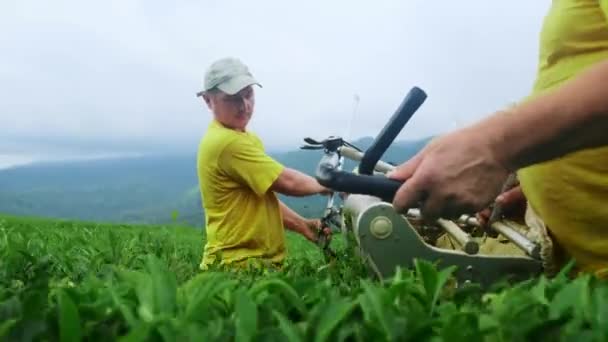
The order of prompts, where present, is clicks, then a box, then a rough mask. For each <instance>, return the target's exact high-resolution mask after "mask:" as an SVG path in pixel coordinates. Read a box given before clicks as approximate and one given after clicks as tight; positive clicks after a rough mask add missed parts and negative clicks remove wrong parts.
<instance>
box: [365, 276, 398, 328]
mask: <svg viewBox="0 0 608 342" xmlns="http://www.w3.org/2000/svg"><path fill="white" fill-rule="evenodd" d="M361 286H362V287H363V294H361V295H359V298H360V299H359V303H360V306H361V310H362V311H363V314H364V316H365V318H366V321H368V322H369V323H370V324H372V325H377V326H379V327H380V330H381V331H382V332H383V334H384V336H383V337H384V338H385V339H387V340H393V338H394V337H393V333H392V331H391V329H390V327H389V322H390V321H392V319H391V318H392V317H391V316H390V315H391V314H392V313H390V312H389V311H388V310H387V308H386V307H385V306H384V303H383V301H382V298H381V297H382V294H383V291H384V289H382V288H373V287H372V286H371V285H370V284H369V282H368V281H366V280H362V281H361ZM387 313H388V316H387Z"/></svg>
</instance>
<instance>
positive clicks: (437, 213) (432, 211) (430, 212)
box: [420, 196, 445, 223]
mask: <svg viewBox="0 0 608 342" xmlns="http://www.w3.org/2000/svg"><path fill="white" fill-rule="evenodd" d="M444 208H445V201H444V200H443V199H442V198H441V197H440V196H432V197H428V198H427V199H426V200H425V201H424V203H423V205H422V206H421V207H420V215H421V216H422V219H423V220H424V221H426V222H429V223H431V222H435V221H436V220H437V219H438V218H440V217H441V213H442V212H443V211H445V209H444Z"/></svg>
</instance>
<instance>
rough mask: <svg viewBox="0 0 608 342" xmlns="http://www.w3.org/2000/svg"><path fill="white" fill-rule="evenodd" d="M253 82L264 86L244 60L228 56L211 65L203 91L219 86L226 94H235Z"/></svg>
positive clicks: (206, 74)
mask: <svg viewBox="0 0 608 342" xmlns="http://www.w3.org/2000/svg"><path fill="white" fill-rule="evenodd" d="M253 84H256V85H258V86H260V87H261V86H262V85H261V84H260V83H259V82H258V81H257V80H256V79H255V78H254V77H253V75H252V74H251V72H250V71H249V68H248V67H247V66H246V65H245V64H244V63H243V62H241V61H240V60H239V59H238V58H233V57H227V58H222V59H220V60H217V61H215V62H213V64H211V66H209V69H207V72H205V79H204V84H203V91H208V90H209V89H213V88H218V89H220V90H221V91H223V92H225V93H226V94H229V95H234V94H236V93H238V92H239V91H241V90H242V89H243V88H245V87H247V86H250V85H253Z"/></svg>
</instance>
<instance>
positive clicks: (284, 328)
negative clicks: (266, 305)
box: [272, 311, 304, 342]
mask: <svg viewBox="0 0 608 342" xmlns="http://www.w3.org/2000/svg"><path fill="white" fill-rule="evenodd" d="M272 315H273V316H274V317H275V318H276V320H277V321H279V328H280V329H281V332H282V333H283V334H284V335H285V337H287V341H289V342H302V341H304V338H303V337H302V333H301V332H300V331H299V330H298V328H297V327H296V326H295V325H294V324H293V323H292V322H290V321H289V320H288V319H287V318H285V316H284V315H283V314H282V313H280V312H278V311H273V312H272Z"/></svg>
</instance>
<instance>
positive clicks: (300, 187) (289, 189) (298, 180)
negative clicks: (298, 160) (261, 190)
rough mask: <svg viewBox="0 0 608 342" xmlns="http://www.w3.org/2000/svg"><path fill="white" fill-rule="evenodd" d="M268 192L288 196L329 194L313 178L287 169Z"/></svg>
mask: <svg viewBox="0 0 608 342" xmlns="http://www.w3.org/2000/svg"><path fill="white" fill-rule="evenodd" d="M270 190H272V191H275V192H278V193H281V194H284V195H289V196H309V195H315V194H326V193H328V192H329V190H328V189H327V188H325V187H324V186H322V185H321V184H319V183H318V182H317V180H316V179H314V178H313V177H310V176H309V175H307V174H304V173H302V172H300V171H297V170H294V169H291V168H287V167H286V168H284V169H283V171H282V172H281V174H280V175H279V177H278V178H277V179H276V180H275V181H274V183H273V184H272V185H271V187H270Z"/></svg>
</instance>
